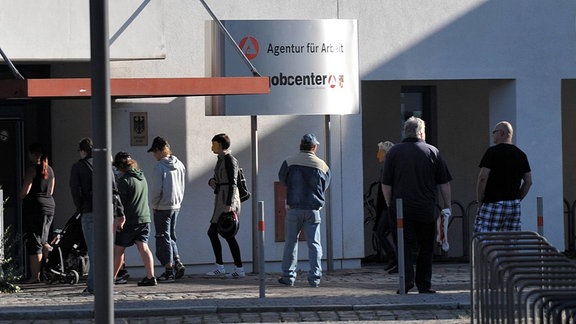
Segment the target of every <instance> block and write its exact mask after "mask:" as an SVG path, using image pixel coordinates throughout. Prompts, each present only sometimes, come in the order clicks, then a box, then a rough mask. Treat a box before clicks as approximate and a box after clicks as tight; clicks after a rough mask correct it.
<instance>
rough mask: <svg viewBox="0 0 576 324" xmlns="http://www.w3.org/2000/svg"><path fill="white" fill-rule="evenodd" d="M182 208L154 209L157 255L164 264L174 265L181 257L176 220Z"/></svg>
mask: <svg viewBox="0 0 576 324" xmlns="http://www.w3.org/2000/svg"><path fill="white" fill-rule="evenodd" d="M179 212H180V209H170V210H154V228H155V229H156V257H157V258H158V260H159V261H160V263H161V264H162V265H163V266H167V265H174V259H178V258H179V254H178V246H177V245H176V220H177V218H178V213H179Z"/></svg>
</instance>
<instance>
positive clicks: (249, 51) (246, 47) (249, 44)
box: [238, 36, 260, 60]
mask: <svg viewBox="0 0 576 324" xmlns="http://www.w3.org/2000/svg"><path fill="white" fill-rule="evenodd" d="M238 46H239V47H240V49H241V50H242V52H243V53H244V55H246V58H248V59H249V60H253V59H255V58H256V56H258V52H260V44H258V41H257V40H256V38H254V37H252V36H246V37H244V38H242V40H241V41H240V44H238Z"/></svg>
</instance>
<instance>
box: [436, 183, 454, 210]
mask: <svg viewBox="0 0 576 324" xmlns="http://www.w3.org/2000/svg"><path fill="white" fill-rule="evenodd" d="M438 187H439V188H440V195H442V200H443V201H444V208H450V207H451V206H452V190H451V187H450V182H446V183H443V184H439V185H438Z"/></svg>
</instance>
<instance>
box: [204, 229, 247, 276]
mask: <svg viewBox="0 0 576 324" xmlns="http://www.w3.org/2000/svg"><path fill="white" fill-rule="evenodd" d="M208 237H209V238H210V242H211V243H212V250H214V257H215V258H216V263H218V264H224V262H223V261H222V244H220V238H219V237H218V227H217V224H215V223H211V224H210V227H209V228H208ZM226 242H227V243H228V246H229V247H230V253H231V254H232V259H234V265H235V266H236V267H238V268H241V267H242V258H241V256H240V246H238V242H237V241H236V237H235V236H232V237H229V238H227V239H226Z"/></svg>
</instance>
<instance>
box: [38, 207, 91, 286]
mask: <svg viewBox="0 0 576 324" xmlns="http://www.w3.org/2000/svg"><path fill="white" fill-rule="evenodd" d="M81 217H82V214H80V213H75V214H74V215H73V216H72V217H71V218H70V219H69V220H68V222H66V225H64V228H62V229H57V230H55V231H54V239H53V240H52V243H51V245H52V251H50V253H49V254H48V257H47V258H46V259H45V261H44V278H45V280H46V282H47V283H53V282H60V283H68V284H71V285H74V284H77V283H78V282H79V281H80V278H81V277H82V276H84V275H87V274H88V269H89V267H90V265H89V262H88V249H87V247H86V241H85V240H84V233H83V232H82V223H81V220H80V218H81Z"/></svg>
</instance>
